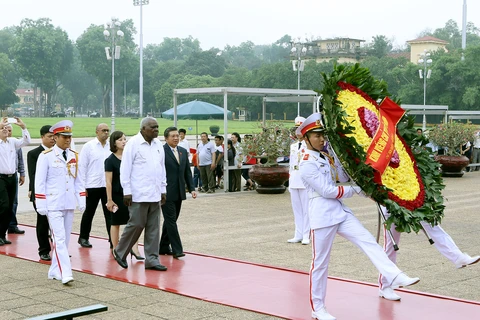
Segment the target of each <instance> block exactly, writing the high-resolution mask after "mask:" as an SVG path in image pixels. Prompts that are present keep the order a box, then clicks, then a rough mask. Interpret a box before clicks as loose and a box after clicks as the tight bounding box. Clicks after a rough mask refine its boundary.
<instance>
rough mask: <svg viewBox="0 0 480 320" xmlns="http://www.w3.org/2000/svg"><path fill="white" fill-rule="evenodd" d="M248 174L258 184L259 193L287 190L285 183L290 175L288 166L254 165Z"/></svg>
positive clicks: (275, 192) (274, 192) (276, 192)
mask: <svg viewBox="0 0 480 320" xmlns="http://www.w3.org/2000/svg"><path fill="white" fill-rule="evenodd" d="M248 174H249V175H250V179H252V180H253V181H255V182H256V183H257V184H258V186H257V188H256V190H257V192H258V193H262V194H278V193H284V192H285V190H286V188H285V186H284V185H283V184H284V183H285V181H287V180H288V177H289V174H288V167H287V166H280V165H278V166H273V167H264V166H261V165H254V166H253V167H251V168H250V170H248Z"/></svg>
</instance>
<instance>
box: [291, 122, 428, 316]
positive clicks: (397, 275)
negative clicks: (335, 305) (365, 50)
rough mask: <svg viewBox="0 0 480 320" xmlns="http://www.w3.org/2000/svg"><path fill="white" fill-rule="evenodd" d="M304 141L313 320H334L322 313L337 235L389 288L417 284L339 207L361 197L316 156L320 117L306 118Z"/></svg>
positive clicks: (337, 168) (338, 170)
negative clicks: (346, 200)
mask: <svg viewBox="0 0 480 320" xmlns="http://www.w3.org/2000/svg"><path fill="white" fill-rule="evenodd" d="M297 133H299V134H302V135H303V136H304V138H305V142H306V145H307V150H306V152H305V155H304V157H303V159H302V161H301V163H300V175H301V177H302V180H303V182H304V184H305V187H306V188H307V192H308V197H309V208H308V214H309V218H310V227H311V228H312V256H313V257H312V266H311V269H310V288H311V289H310V305H311V306H312V309H313V310H312V318H315V319H319V320H320V319H321V320H335V319H336V318H335V317H333V316H332V315H330V314H329V313H328V312H327V310H326V308H325V296H326V289H327V277H328V263H329V260H330V252H331V249H332V245H333V240H334V238H335V235H336V234H337V233H338V234H339V235H341V236H342V237H344V238H346V239H347V240H350V241H351V242H353V243H354V244H355V245H356V246H358V247H359V248H360V249H361V250H362V251H363V252H364V253H365V254H366V255H367V256H368V257H369V258H370V260H371V261H372V263H373V264H374V265H375V267H376V268H377V269H378V270H380V272H381V273H382V274H383V275H384V276H385V278H386V279H387V281H388V283H389V285H390V286H391V287H392V288H400V287H405V286H409V285H412V284H415V283H417V282H418V281H420V279H419V278H410V277H408V276H407V275H406V274H404V273H403V272H402V271H401V270H400V269H398V268H397V266H396V265H395V264H394V263H393V262H392V261H390V260H389V259H388V257H387V255H386V254H385V252H383V250H382V247H380V245H378V244H377V243H376V241H375V239H374V237H373V236H372V235H371V234H370V233H369V232H368V230H367V229H365V227H363V225H362V224H361V223H360V221H358V219H357V218H356V217H355V216H354V215H353V213H352V211H351V210H350V208H348V207H347V206H346V205H344V204H343V202H342V200H341V199H343V198H349V197H352V196H353V195H354V194H355V193H357V194H362V191H361V190H360V188H359V187H352V186H337V185H336V181H341V182H345V181H347V180H348V177H347V175H346V174H345V172H344V171H343V169H342V167H341V165H340V163H339V161H338V159H335V160H333V158H332V157H329V156H328V155H327V154H325V153H323V152H320V150H322V148H323V146H324V144H325V138H324V135H323V125H322V123H321V119H320V114H319V113H314V114H312V115H311V116H309V117H308V118H307V119H306V120H305V121H304V122H303V123H302V125H300V126H299V127H298V129H297Z"/></svg>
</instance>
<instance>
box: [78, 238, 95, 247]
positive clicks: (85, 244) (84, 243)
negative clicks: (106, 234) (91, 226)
mask: <svg viewBox="0 0 480 320" xmlns="http://www.w3.org/2000/svg"><path fill="white" fill-rule="evenodd" d="M78 244H79V245H81V246H82V247H84V248H91V247H92V244H91V243H90V241H88V240H87V239H83V238H78Z"/></svg>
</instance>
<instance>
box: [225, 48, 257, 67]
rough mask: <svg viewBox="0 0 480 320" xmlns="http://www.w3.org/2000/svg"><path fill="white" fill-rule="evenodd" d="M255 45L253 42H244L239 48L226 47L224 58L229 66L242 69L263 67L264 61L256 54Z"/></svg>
mask: <svg viewBox="0 0 480 320" xmlns="http://www.w3.org/2000/svg"><path fill="white" fill-rule="evenodd" d="M254 49H255V44H254V43H253V42H251V41H247V42H242V43H241V44H240V45H239V46H238V47H235V46H229V45H227V46H225V49H223V52H222V57H223V58H224V59H225V61H226V62H227V64H228V65H232V66H235V67H240V68H247V69H250V70H251V69H254V68H258V67H260V66H261V65H262V60H261V59H260V58H259V57H258V56H257V55H256V54H255V50H254Z"/></svg>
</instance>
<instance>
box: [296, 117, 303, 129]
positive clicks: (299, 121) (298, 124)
mask: <svg viewBox="0 0 480 320" xmlns="http://www.w3.org/2000/svg"><path fill="white" fill-rule="evenodd" d="M304 121H305V118H304V117H300V116H298V117H296V118H295V127H299V126H300V125H301V124H302V123H303V122H304Z"/></svg>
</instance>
